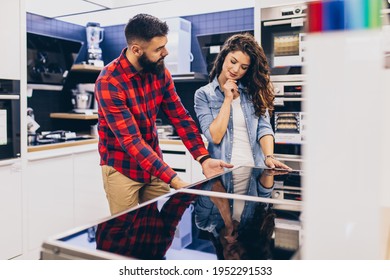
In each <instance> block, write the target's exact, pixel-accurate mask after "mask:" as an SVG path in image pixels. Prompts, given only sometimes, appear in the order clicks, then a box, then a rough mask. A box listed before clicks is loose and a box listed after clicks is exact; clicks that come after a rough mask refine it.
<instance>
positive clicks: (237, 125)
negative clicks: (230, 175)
mask: <svg viewBox="0 0 390 280" xmlns="http://www.w3.org/2000/svg"><path fill="white" fill-rule="evenodd" d="M232 110H233V111H232V114H233V149H232V159H231V164H233V165H235V166H238V165H254V164H255V161H254V159H253V155H252V149H251V145H250V143H249V137H248V132H247V128H246V123H245V117H244V113H243V112H242V108H241V104H240V97H237V98H236V99H233V102H232Z"/></svg>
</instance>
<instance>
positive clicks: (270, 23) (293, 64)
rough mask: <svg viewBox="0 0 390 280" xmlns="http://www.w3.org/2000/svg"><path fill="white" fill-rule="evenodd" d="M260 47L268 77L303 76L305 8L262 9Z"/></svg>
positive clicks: (301, 5)
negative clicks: (268, 71) (267, 65)
mask: <svg viewBox="0 0 390 280" xmlns="http://www.w3.org/2000/svg"><path fill="white" fill-rule="evenodd" d="M260 14H261V27H260V28H261V30H260V34H261V45H262V47H263V49H264V52H265V55H266V56H267V59H268V62H269V65H270V68H271V75H272V76H278V75H289V76H290V75H302V74H303V72H302V68H303V66H304V64H305V38H306V33H305V29H306V16H307V5H305V4H295V5H284V6H277V7H269V8H262V9H261V11H260Z"/></svg>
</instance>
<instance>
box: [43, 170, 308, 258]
mask: <svg viewBox="0 0 390 280" xmlns="http://www.w3.org/2000/svg"><path fill="white" fill-rule="evenodd" d="M300 177H301V175H300V174H299V172H286V171H280V170H269V169H262V168H252V167H238V168H235V169H233V170H231V171H228V172H226V173H224V174H222V175H220V176H218V177H216V178H214V179H210V180H205V181H202V182H201V183H198V184H194V185H192V186H190V187H189V188H186V189H182V190H180V191H178V192H176V191H175V192H173V193H170V194H167V195H165V196H162V197H160V198H158V199H155V200H153V201H151V202H150V203H148V204H145V205H141V206H140V207H138V208H135V209H133V210H129V211H127V212H125V213H122V214H118V215H116V216H114V217H111V218H107V219H104V220H102V221H99V222H98V223H96V224H95V223H93V224H91V225H88V226H85V227H83V228H82V229H79V230H74V231H71V232H68V233H66V234H63V235H60V236H57V237H54V238H52V239H50V240H48V241H46V242H45V243H44V244H43V246H42V252H41V255H42V259H80V258H81V259H121V258H131V259H156V260H159V259H167V260H174V259H175V260H177V259H182V260H186V259H191V260H207V259H213V260H216V259H259V260H261V259H291V258H296V257H297V255H298V252H299V248H300V246H301V243H302V242H301V241H302V238H301V237H302V228H301V222H300V213H301V211H300V209H301V196H300V179H301V178H300ZM291 192H293V193H294V194H295V195H291V196H290V195H288V194H290V193H291ZM54 252H55V253H54Z"/></svg>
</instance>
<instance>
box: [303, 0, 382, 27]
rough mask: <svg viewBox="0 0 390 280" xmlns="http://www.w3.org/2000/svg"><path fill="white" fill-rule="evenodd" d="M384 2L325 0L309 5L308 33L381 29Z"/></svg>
mask: <svg viewBox="0 0 390 280" xmlns="http://www.w3.org/2000/svg"><path fill="white" fill-rule="evenodd" d="M381 9H382V0H323V1H313V2H309V3H308V20H309V24H308V32H327V31H336V30H353V29H368V28H380V27H381V25H382V22H381V17H380V14H381Z"/></svg>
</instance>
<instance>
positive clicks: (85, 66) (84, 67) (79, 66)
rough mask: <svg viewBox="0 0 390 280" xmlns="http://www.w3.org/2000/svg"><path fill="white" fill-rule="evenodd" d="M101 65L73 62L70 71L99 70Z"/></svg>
mask: <svg viewBox="0 0 390 280" xmlns="http://www.w3.org/2000/svg"><path fill="white" fill-rule="evenodd" d="M102 69H103V67H99V66H94V65H89V64H73V66H72V68H71V69H70V70H71V71H77V72H100V71H101V70H102Z"/></svg>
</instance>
